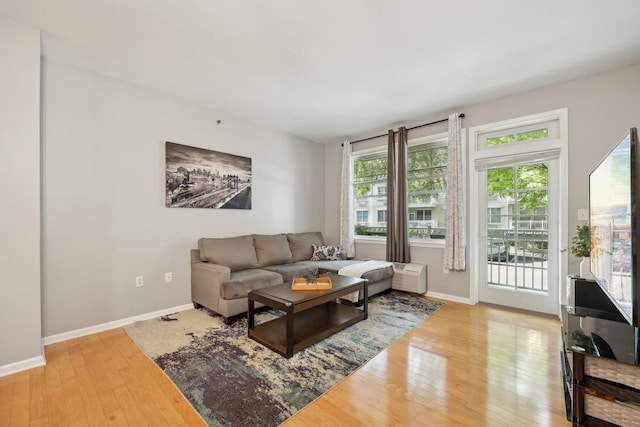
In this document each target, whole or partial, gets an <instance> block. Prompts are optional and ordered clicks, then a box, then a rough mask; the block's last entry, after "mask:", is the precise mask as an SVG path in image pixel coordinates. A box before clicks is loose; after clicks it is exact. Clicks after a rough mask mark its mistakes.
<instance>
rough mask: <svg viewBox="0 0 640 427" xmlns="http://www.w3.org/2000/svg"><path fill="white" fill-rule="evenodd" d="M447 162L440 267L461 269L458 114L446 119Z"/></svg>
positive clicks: (460, 185) (461, 216) (462, 215)
mask: <svg viewBox="0 0 640 427" xmlns="http://www.w3.org/2000/svg"><path fill="white" fill-rule="evenodd" d="M448 153H449V154H448V156H449V162H448V165H447V203H446V230H445V240H444V268H446V269H447V270H464V269H465V243H464V240H465V229H464V227H465V222H464V201H463V194H462V177H463V171H462V155H463V153H462V139H461V137H460V117H459V116H458V113H454V114H451V115H450V116H449V150H448Z"/></svg>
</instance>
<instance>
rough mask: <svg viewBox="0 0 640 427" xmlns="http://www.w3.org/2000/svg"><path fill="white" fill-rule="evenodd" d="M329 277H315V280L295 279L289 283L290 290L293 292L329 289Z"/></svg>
mask: <svg viewBox="0 0 640 427" xmlns="http://www.w3.org/2000/svg"><path fill="white" fill-rule="evenodd" d="M331 288H332V285H331V278H330V277H316V278H315V279H307V278H306V277H296V278H294V279H293V282H292V283H291V289H292V290H294V291H314V290H320V289H331Z"/></svg>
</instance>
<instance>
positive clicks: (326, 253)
mask: <svg viewBox="0 0 640 427" xmlns="http://www.w3.org/2000/svg"><path fill="white" fill-rule="evenodd" d="M340 259H342V249H340V247H339V246H329V245H320V246H316V245H313V256H312V257H311V261H336V260H340Z"/></svg>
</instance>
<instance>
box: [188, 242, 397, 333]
mask: <svg viewBox="0 0 640 427" xmlns="http://www.w3.org/2000/svg"><path fill="white" fill-rule="evenodd" d="M358 263H363V261H359V260H347V259H344V257H343V255H342V252H341V251H340V249H339V248H337V247H335V246H330V245H326V244H325V242H324V239H323V236H322V233H320V232H306V233H288V234H284V233H282V234H273V235H264V234H252V235H244V236H237V237H228V238H202V239H200V240H198V249H192V250H191V298H192V300H193V304H194V306H195V307H196V308H199V307H202V306H204V307H206V308H207V309H209V310H212V311H214V312H216V313H218V314H220V315H221V316H222V317H223V318H224V321H225V323H227V324H229V323H230V322H232V321H233V320H235V318H236V317H237V316H238V315H241V314H243V313H245V312H246V311H247V309H248V301H247V294H248V293H249V292H250V291H251V290H253V289H259V288H262V287H265V286H272V285H278V284H282V283H291V281H292V280H293V278H294V277H305V276H308V275H311V274H321V273H326V272H333V273H338V272H339V271H340V270H341V269H343V268H345V267H347V266H353V265H354V264H358ZM387 264H389V263H387ZM392 276H393V266H392V265H386V266H382V265H381V266H380V268H373V269H371V270H368V271H364V272H362V273H361V276H360V277H362V278H364V279H367V280H368V283H369V285H368V294H369V296H373V295H375V294H378V293H380V292H384V291H386V290H389V289H391V278H392ZM362 298H363V297H362V296H361V295H355V297H354V298H353V302H355V303H358V302H361V299H362Z"/></svg>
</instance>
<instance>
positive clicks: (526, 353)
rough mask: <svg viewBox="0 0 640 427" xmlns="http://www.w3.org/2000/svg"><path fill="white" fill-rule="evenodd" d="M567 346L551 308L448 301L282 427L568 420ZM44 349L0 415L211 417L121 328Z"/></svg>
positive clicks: (5, 391) (0, 419) (52, 422)
mask: <svg viewBox="0 0 640 427" xmlns="http://www.w3.org/2000/svg"><path fill="white" fill-rule="evenodd" d="M560 350H561V340H560V322H559V321H557V320H555V319H550V318H544V317H538V316H535V315H531V314H524V313H517V312H511V311H507V310H503V309H499V308H494V307H487V306H483V305H477V306H468V305H464V304H456V303H451V302H447V303H446V304H445V306H444V307H443V308H441V309H440V310H438V311H437V312H436V313H434V314H433V315H432V316H431V317H429V318H428V319H427V320H426V321H425V322H423V323H422V324H420V325H419V326H418V327H416V328H415V329H414V330H412V331H411V332H410V333H409V334H407V335H405V336H404V337H403V338H401V339H400V340H398V341H396V342H395V343H394V344H392V345H391V346H390V347H388V348H387V349H386V350H385V351H383V352H382V353H380V354H379V355H377V356H376V357H375V358H374V359H373V360H371V361H370V362H369V363H368V364H366V365H365V366H363V367H362V368H360V369H359V370H358V371H356V372H355V373H354V374H352V375H351V376H350V377H349V378H347V379H346V380H345V381H343V382H342V383H340V384H339V385H338V386H336V387H334V388H333V389H332V390H330V391H329V392H328V393H326V394H325V395H324V396H322V397H320V398H319V399H317V400H316V401H315V402H313V403H312V404H310V405H309V406H308V407H306V408H305V409H304V410H302V411H301V412H299V413H298V414H296V415H295V416H294V417H292V418H291V419H290V420H289V421H288V422H287V423H285V427H295V426H321V425H324V426H358V425H362V426H365V425H367V426H371V425H381V426H388V425H397V426H420V425H430V426H484V425H486V426H570V425H571V424H570V423H569V422H568V421H566V419H565V412H564V395H563V391H562V381H561V367H560V356H559V353H560ZM45 351H46V358H47V365H46V366H44V367H41V368H36V369H32V370H29V371H25V372H21V373H18V374H14V375H10V376H6V377H1V378H0V426H75V425H78V426H89V425H122V426H142V425H151V426H201V425H204V423H203V422H202V420H201V419H200V418H199V416H198V415H197V413H196V412H195V411H194V410H193V408H191V406H190V405H189V403H188V402H187V401H186V400H185V399H184V397H183V396H182V395H181V393H180V392H179V391H178V390H177V389H176V388H175V387H174V386H173V384H172V383H171V381H170V380H169V379H168V378H167V377H165V376H164V374H163V373H162V371H160V369H159V368H158V367H157V366H156V365H155V364H154V363H153V362H151V361H150V360H149V359H147V358H146V357H145V356H144V355H143V354H142V352H140V350H139V349H138V348H137V347H136V345H135V344H134V343H133V341H131V339H130V338H129V336H128V335H127V334H126V332H124V330H123V329H121V328H119V329H114V330H111V331H107V332H102V333H99V334H94V335H90V336H87V337H83V338H78V339H74V340H69V341H66V342H61V343H57V344H52V345H49V346H47V347H46V348H45ZM221 398H224V396H221Z"/></svg>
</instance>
